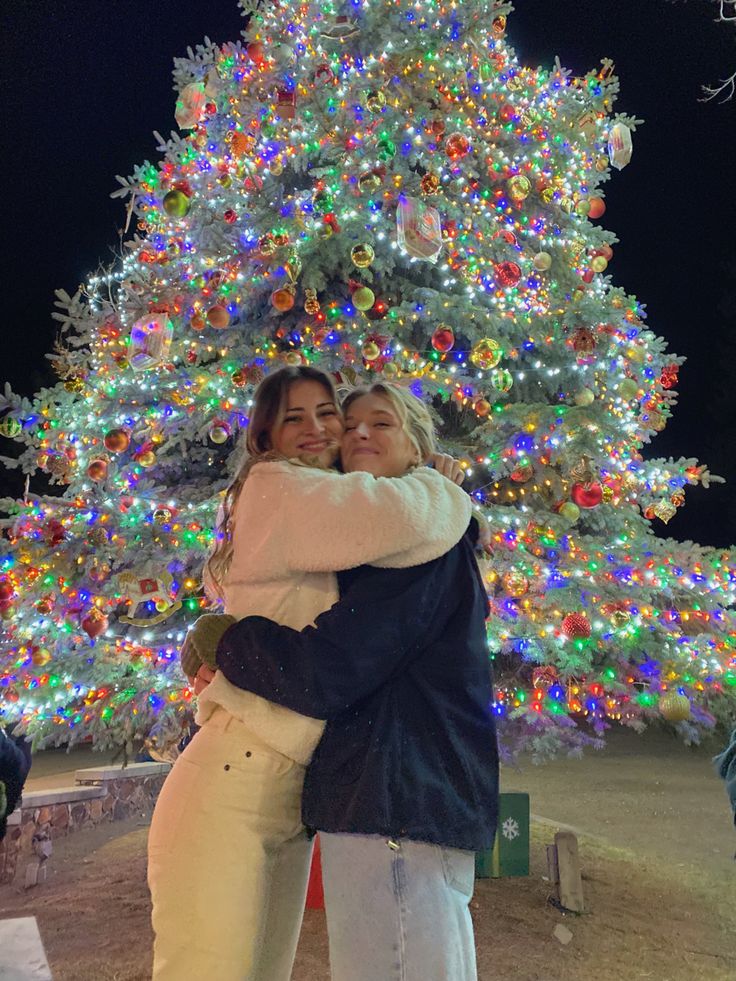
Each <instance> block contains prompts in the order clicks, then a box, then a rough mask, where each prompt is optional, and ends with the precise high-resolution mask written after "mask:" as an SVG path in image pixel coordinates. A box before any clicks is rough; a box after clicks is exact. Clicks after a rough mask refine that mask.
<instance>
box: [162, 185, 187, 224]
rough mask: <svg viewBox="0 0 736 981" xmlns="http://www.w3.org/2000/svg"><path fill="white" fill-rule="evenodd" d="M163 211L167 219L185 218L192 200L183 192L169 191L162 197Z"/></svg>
mask: <svg viewBox="0 0 736 981" xmlns="http://www.w3.org/2000/svg"><path fill="white" fill-rule="evenodd" d="M163 204H164V211H165V212H166V214H167V215H168V216H169V218H186V216H187V215H188V214H189V209H190V208H191V206H192V199H191V198H190V197H189V196H188V195H186V194H185V193H184V192H183V191H169V192H168V193H167V194H165V195H164V202H163Z"/></svg>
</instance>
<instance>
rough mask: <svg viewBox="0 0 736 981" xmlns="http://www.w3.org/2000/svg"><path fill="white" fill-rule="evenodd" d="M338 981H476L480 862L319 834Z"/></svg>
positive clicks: (421, 846)
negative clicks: (474, 906)
mask: <svg viewBox="0 0 736 981" xmlns="http://www.w3.org/2000/svg"><path fill="white" fill-rule="evenodd" d="M319 839H320V847H321V849H322V877H323V881H324V889H325V907H326V913H327V931H328V934H329V940H330V968H331V971H332V981H476V979H477V976H478V975H477V972H476V966H475V941H474V938H473V922H472V920H471V918H470V909H469V905H470V899H471V897H472V895H473V886H474V882H475V855H474V853H473V852H468V851H461V850H460V849H457V848H442V847H440V846H439V845H430V844H426V843H424V842H420V841H410V840H408V839H407V838H399V839H395V840H387V839H386V838H381V837H380V836H378V835H349V834H327V833H325V832H320V836H319Z"/></svg>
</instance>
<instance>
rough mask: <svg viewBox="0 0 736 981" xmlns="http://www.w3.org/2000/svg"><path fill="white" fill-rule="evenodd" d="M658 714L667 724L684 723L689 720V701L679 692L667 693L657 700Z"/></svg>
mask: <svg viewBox="0 0 736 981" xmlns="http://www.w3.org/2000/svg"><path fill="white" fill-rule="evenodd" d="M659 712H660V715H661V716H662V718H663V719H666V720H667V721H668V722H684V721H685V720H686V719H689V718H690V699H689V698H688V697H687V695H681V694H680V692H679V691H668V692H667V693H666V694H665V695H662V697H661V698H660V700H659Z"/></svg>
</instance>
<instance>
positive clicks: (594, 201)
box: [588, 198, 606, 218]
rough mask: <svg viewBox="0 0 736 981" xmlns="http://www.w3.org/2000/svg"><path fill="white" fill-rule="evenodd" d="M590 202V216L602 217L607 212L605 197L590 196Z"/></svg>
mask: <svg viewBox="0 0 736 981" xmlns="http://www.w3.org/2000/svg"><path fill="white" fill-rule="evenodd" d="M588 203H589V204H590V210H589V211H588V218H602V217H603V215H604V214H605V212H606V202H605V201H604V200H603V198H590V200H589V202H588Z"/></svg>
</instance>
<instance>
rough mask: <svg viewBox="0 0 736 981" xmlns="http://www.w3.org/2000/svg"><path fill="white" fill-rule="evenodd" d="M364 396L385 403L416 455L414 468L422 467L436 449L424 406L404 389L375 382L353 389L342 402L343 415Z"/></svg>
mask: <svg viewBox="0 0 736 981" xmlns="http://www.w3.org/2000/svg"><path fill="white" fill-rule="evenodd" d="M365 395H382V396H383V397H384V398H386V399H388V401H389V402H390V403H391V406H392V408H393V410H394V412H395V413H396V415H397V416H398V417H399V421H400V422H401V425H402V428H403V430H404V432H405V433H406V435H407V436H408V437H409V441H410V442H411V444H412V446H413V447H414V449H415V450H416V451H417V464H419V465H421V464H424V463H426V462H427V461H428V460H429V458H430V456H431V455H432V454H433V453H434V452H435V451H436V449H437V435H436V433H435V430H434V423H433V422H432V416H431V415H430V414H429V409H428V408H427V406H426V405H425V404H424V402H422V400H421V399H419V398H417V397H416V395H412V393H411V392H410V391H409V389H408V388H402V387H401V386H400V385H390V384H388V383H386V382H375V383H374V384H373V385H366V386H365V387H363V388H355V389H353V391H352V392H350V394H349V395H348V396H347V397H346V398H345V399H344V400H343V403H342V411H343V414H345V415H347V411H348V409H349V408H350V406H351V405H352V404H353V402H357V400H358V399H360V398H363V396H365Z"/></svg>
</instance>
